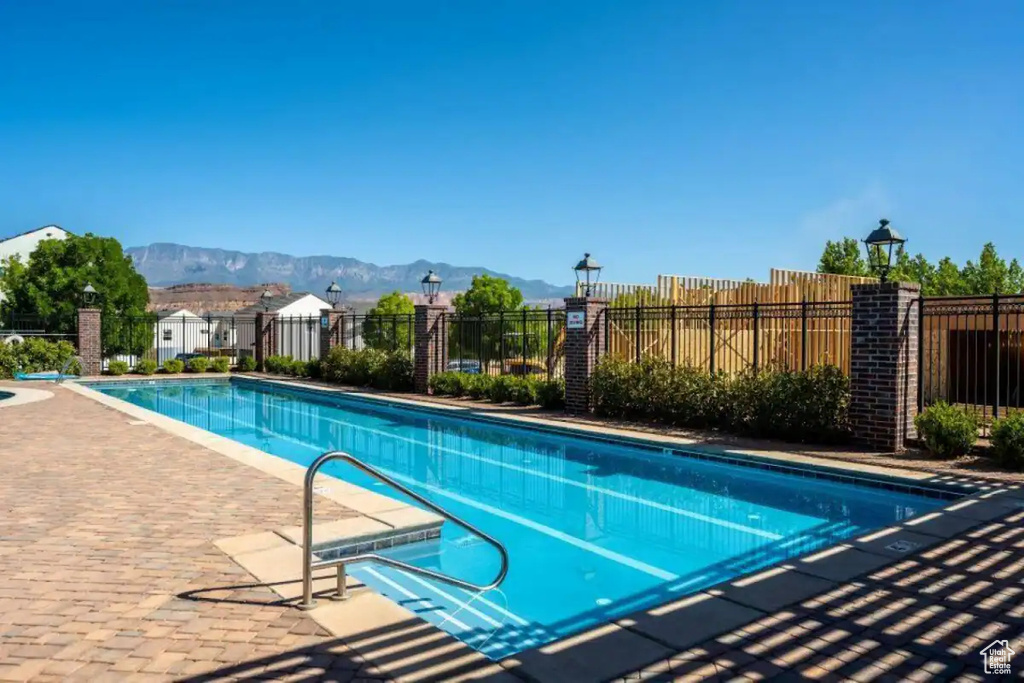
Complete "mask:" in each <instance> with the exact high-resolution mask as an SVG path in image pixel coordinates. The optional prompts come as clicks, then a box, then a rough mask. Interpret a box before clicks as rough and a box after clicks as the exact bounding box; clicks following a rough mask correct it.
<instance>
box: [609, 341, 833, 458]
mask: <svg viewBox="0 0 1024 683" xmlns="http://www.w3.org/2000/svg"><path fill="white" fill-rule="evenodd" d="M591 389H592V391H593V396H594V403H595V408H596V412H597V413H598V414H599V415H603V416H605V417H615V418H626V419H643V420H656V421H660V422H665V423H667V424H671V425H676V426H679V427H689V428H708V427H711V428H719V429H724V430H728V431H731V432H735V433H737V434H743V435H747V436H758V437H770V438H777V439H785V440H789V441H798V442H816V443H821V442H825V443H832V442H839V441H843V440H845V439H846V438H847V437H848V434H849V428H848V412H849V396H850V389H849V381H848V380H847V378H846V377H845V376H844V375H843V373H842V371H841V370H839V369H838V368H835V367H832V366H820V367H814V368H811V369H810V370H808V371H806V372H790V371H782V370H772V369H765V370H761V371H759V372H754V371H748V372H745V373H741V374H739V375H737V376H735V377H729V376H727V375H725V374H724V373H718V374H715V375H712V374H711V373H709V372H708V371H707V370H704V369H701V368H695V367H689V366H683V367H673V366H672V364H671V363H669V362H668V361H664V360H660V359H653V358H647V359H644V360H643V361H642V362H640V363H631V362H628V361H624V360H619V359H616V358H612V357H607V358H604V359H602V360H601V362H600V363H598V365H597V368H596V369H595V371H594V373H593V375H592V376H591Z"/></svg>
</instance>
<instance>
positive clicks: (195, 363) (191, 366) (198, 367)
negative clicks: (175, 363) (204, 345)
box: [188, 356, 210, 372]
mask: <svg viewBox="0 0 1024 683" xmlns="http://www.w3.org/2000/svg"><path fill="white" fill-rule="evenodd" d="M209 365H210V359H209V358H207V357H206V356H196V357H195V358H192V359H190V360H189V362H188V371H189V372H206V368H207V367H209Z"/></svg>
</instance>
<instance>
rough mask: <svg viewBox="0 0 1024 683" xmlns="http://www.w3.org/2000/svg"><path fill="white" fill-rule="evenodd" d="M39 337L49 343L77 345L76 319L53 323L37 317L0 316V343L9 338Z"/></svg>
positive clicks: (22, 315)
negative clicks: (58, 342) (65, 342)
mask: <svg viewBox="0 0 1024 683" xmlns="http://www.w3.org/2000/svg"><path fill="white" fill-rule="evenodd" d="M14 337H17V338H21V339H25V338H27V337H40V338H43V339H49V340H50V341H67V342H71V343H72V344H77V341H78V319H77V317H75V316H72V317H70V318H68V319H66V320H62V321H60V322H54V321H53V320H50V319H48V318H45V317H42V316H38V315H24V314H20V313H6V314H4V315H2V316H0V343H2V342H4V341H5V340H7V339H9V338H14Z"/></svg>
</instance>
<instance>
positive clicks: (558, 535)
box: [154, 399, 679, 581]
mask: <svg viewBox="0 0 1024 683" xmlns="http://www.w3.org/2000/svg"><path fill="white" fill-rule="evenodd" d="M164 400H165V401H168V402H171V403H173V404H176V405H180V406H182V407H183V408H186V407H187V406H186V405H185V404H183V403H180V402H178V401H176V400H175V399H164ZM154 412H155V411H154ZM207 412H208V413H209V414H211V415H216V416H217V417H220V418H223V419H228V420H230V421H231V422H233V423H235V424H242V425H245V426H247V427H249V428H251V429H259V427H257V426H256V425H255V424H253V423H250V422H245V421H243V420H239V419H238V418H236V417H228V416H226V415H225V414H224V413H219V412H215V411H213V410H208V411H207ZM166 417H170V416H169V415H168V416H166ZM171 419H177V418H171ZM179 422H185V424H190V423H188V422H186V421H184V420H179ZM192 426H195V427H196V429H202V427H198V426H196V425H192ZM263 431H267V430H263ZM211 433H212V432H211ZM270 433H271V434H274V435H275V436H276V437H277V438H279V439H282V440H284V441H288V442H290V443H294V444H296V445H298V446H302V447H303V448H307V449H309V450H311V451H313V452H315V453H323V452H324V448H323V447H322V446H314V445H312V444H309V443H306V442H305V441H302V440H300V439H296V438H294V437H291V436H287V435H286V434H280V433H277V432H270ZM225 438H230V437H225ZM243 445H245V444H243ZM264 452H266V451H264ZM270 455H273V453H271V454H270ZM275 457H280V456H275ZM282 459H284V460H287V458H282ZM373 466H374V467H376V468H377V469H379V470H382V471H383V472H386V473H387V474H388V475H389V476H391V477H393V478H394V479H396V480H398V481H400V482H402V483H404V484H409V485H410V486H413V487H418V488H421V489H425V490H427V491H430V492H432V493H435V494H437V495H439V496H444V497H447V498H451V499H452V500H455V501H457V502H460V503H462V504H464V505H468V506H470V507H474V508H477V509H478V510H482V511H484V512H487V513H490V514H491V515H494V516H496V517H501V518H503V519H506V520H508V521H510V522H514V523H516V524H519V525H521V526H525V527H527V528H529V529H533V530H534V531H537V532H539V533H542V534H544V535H546V536H550V537H551V538H555V539H557V540H559V541H562V542H564V543H568V544H569V545H572V546H575V547H577V548H579V549H580V550H585V551H587V552H590V553H592V554H594V555H599V556H600V557H603V558H605V559H607V560H612V561H613V562H618V563H619V564H621V565H624V566H626V567H630V568H631V569H636V570H637V571H640V572H643V573H645V574H649V575H651V576H654V577H656V578H659V579H662V580H663V581H674V580H676V579H678V578H679V575H678V574H673V573H672V572H668V571H665V570H664V569H660V568H658V567H655V566H653V565H650V564H647V563H646V562H641V561H640V560H634V559H633V558H631V557H626V556H625V555H621V554H619V553H617V552H615V551H613V550H606V549H604V548H602V547H600V546H597V545H594V544H593V543H588V542H587V541H583V540H580V539H578V538H576V537H574V536H570V535H568V534H566V533H564V532H561V531H559V530H557V529H552V528H551V527H549V526H545V525H543V524H540V523H538V522H534V521H533V520H531V519H527V518H525V517H520V516H519V515H516V514H513V513H511V512H505V511H504V510H501V509H499V508H495V507H492V506H490V505H487V504H486V503H480V502H478V501H475V500H472V499H470V498H465V497H464V496H460V495H459V494H456V493H452V492H450V491H446V490H444V489H441V488H437V487H435V486H431V485H430V484H425V483H423V482H420V481H417V480H415V479H413V478H411V477H407V476H406V475H404V474H399V473H397V472H394V471H392V470H389V469H388V468H386V467H381V466H380V465H376V464H374V465H373ZM329 476H330V475H329ZM334 478H335V479H339V480H340V481H344V479H341V478H340V477H334ZM341 504H342V505H344V503H341Z"/></svg>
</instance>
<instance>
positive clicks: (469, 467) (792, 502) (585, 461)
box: [90, 378, 945, 658]
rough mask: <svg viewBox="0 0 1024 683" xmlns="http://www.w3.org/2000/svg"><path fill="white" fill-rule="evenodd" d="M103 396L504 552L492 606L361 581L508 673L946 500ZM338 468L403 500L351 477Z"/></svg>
mask: <svg viewBox="0 0 1024 683" xmlns="http://www.w3.org/2000/svg"><path fill="white" fill-rule="evenodd" d="M90 386H91V387H92V388H93V389H96V390H98V391H101V392H103V393H105V394H108V395H110V396H114V397H117V398H120V399H123V400H125V401H128V402H130V403H133V404H135V405H138V406H141V407H144V408H148V409H150V410H153V411H155V412H158V413H161V414H163V415H166V416H169V417H172V418H175V419H178V420H181V421H183V422H187V423H188V424H191V425H194V426H196V427H200V428H203V429H206V430H209V431H211V432H214V433H217V434H220V435H223V436H226V437H228V438H231V439H234V440H236V441H238V442H241V443H244V444H247V445H250V446H253V447H256V448H259V449H262V450H263V451H266V452H268V453H272V454H274V455H276V456H279V457H282V458H285V459H287V460H290V461H293V462H296V463H299V464H302V465H309V464H310V463H311V462H312V461H313V460H314V459H315V458H316V457H317V456H318V455H320V454H321V453H322V452H324V451H327V450H332V449H338V450H343V451H347V452H349V453H351V454H353V455H355V456H356V457H358V458H360V459H362V460H364V461H365V462H367V463H369V464H371V465H373V466H375V467H377V468H379V469H381V470H382V471H384V472H385V473H387V474H388V475H390V476H392V477H394V478H395V479H397V480H398V481H400V482H402V483H403V484H406V485H408V486H409V487H411V488H412V489H413V490H415V491H416V492H418V493H421V494H423V495H425V496H427V497H428V498H430V499H431V500H433V501H435V502H437V503H439V504H441V505H442V506H444V507H445V508H447V509H449V510H451V511H452V512H454V513H455V514H457V515H460V516H462V517H463V518H465V519H466V520H468V521H469V522H471V523H472V524H475V525H477V526H479V527H480V528H481V529H482V530H484V531H486V532H488V533H489V534H491V535H492V536H494V537H495V538H497V539H499V540H500V541H502V542H503V543H504V544H505V545H506V546H507V548H508V551H509V556H510V567H509V573H508V578H507V579H506V581H505V583H503V584H502V586H501V588H500V589H498V590H494V591H490V592H488V593H487V594H485V595H483V596H477V597H475V596H472V595H471V594H469V593H467V592H464V591H461V590H459V589H456V588H453V587H451V586H449V585H444V584H437V583H433V582H431V581H429V580H426V579H423V578H421V577H419V576H413V575H410V574H407V573H404V572H401V571H400V570H394V569H390V568H386V567H381V566H373V565H368V564H364V565H361V566H358V567H353V568H352V570H351V572H352V574H353V575H355V576H357V577H359V578H360V579H361V580H363V581H365V582H366V583H367V584H369V585H371V586H372V587H373V588H375V589H376V590H378V591H379V592H381V593H383V594H384V595H386V596H388V597H389V598H391V599H393V600H395V601H396V602H398V603H399V604H401V605H403V606H405V607H406V608H408V609H409V610H410V611H412V612H414V613H416V614H418V615H419V616H421V617H422V618H423V619H426V620H427V621H430V622H432V623H434V624H436V625H438V626H439V627H440V628H442V629H444V630H446V631H448V632H449V633H451V634H452V635H454V636H455V637H457V638H460V639H461V640H463V641H465V642H467V643H468V644H469V645H471V646H473V647H475V648H477V649H478V650H480V651H481V652H483V653H484V654H486V655H488V656H490V657H493V658H500V657H504V656H507V655H510V654H514V653H515V652H518V651H520V650H523V649H526V648H531V647H536V646H538V645H540V644H543V643H545V642H549V641H551V640H555V639H558V638H561V637H564V636H567V635H570V634H572V633H575V632H577V631H580V630H582V629H585V628H588V627H591V626H594V625H597V624H601V623H604V622H606V621H608V620H609V619H612V618H616V617H619V616H622V615H625V614H628V613H630V612H633V611H635V610H637V609H641V608H644V607H648V606H651V605H655V604H659V603H663V602H666V601H669V600H673V599H676V598H679V597H681V596H683V595H686V594H688V593H692V592H695V591H697V590H700V589H702V588H706V587H708V586H710V585H712V584H715V583H718V582H720V581H723V580H726V579H730V578H733V577H736V576H738V575H741V574H745V573H748V572H750V571H753V570H755V569H758V568H761V567H764V566H766V565H769V564H773V563H775V562H777V561H779V560H782V559H785V558H787V557H793V556H796V555H800V554H803V553H806V552H808V551H810V550H812V549H815V548H820V547H824V546H828V545H832V544H834V543H836V542H837V541H839V540H842V539H845V538H849V537H851V536H853V535H855V534H861V533H863V532H865V531H867V530H870V529H875V528H878V527H882V526H885V525H888V524H892V523H894V522H898V521H902V520H905V519H907V518H909V517H911V516H914V515H918V514H921V513H923V512H926V511H929V510H932V509H934V508H937V507H939V506H940V505H943V504H944V502H945V501H943V500H942V499H941V498H938V497H928V496H924V495H912V494H909V493H901V492H897V491H892V490H887V489H883V488H876V487H868V486H854V485H849V484H843V483H838V482H835V481H830V480H827V479H821V478H810V477H803V476H797V475H794V474H784V473H780V472H775V471H768V470H765V469H759V468H754V467H743V466H738V465H735V464H727V463H722V462H717V461H715V460H713V459H706V458H704V459H699V458H691V457H685V456H681V455H679V454H663V453H660V452H657V451H655V450H653V449H648V448H644V447H641V446H638V445H631V444H626V443H611V442H607V441H600V440H590V439H586V438H577V437H572V436H565V435H560V434H555V433H547V432H540V431H533V430H527V429H520V428H513V427H508V426H503V425H497V424H493V423H487V422H479V421H474V420H466V419H460V418H458V417H452V416H449V415H443V414H438V412H437V411H421V410H414V409H409V408H406V407H400V406H396V405H388V404H386V403H384V402H380V401H372V400H362V399H358V398H354V397H343V396H336V395H328V394H324V393H320V392H315V391H306V390H302V389H292V388H286V387H282V386H280V385H270V384H266V383H261V382H255V381H251V380H242V379H237V378H235V379H233V380H232V381H230V382H226V381H223V380H212V381H211V380H199V381H192V382H163V383H161V382H149V383H145V384H135V385H131V384H121V383H118V384H104V383H95V384H92V385H90ZM324 471H325V472H326V473H328V474H330V475H332V476H335V477H338V478H340V479H343V480H346V481H349V482H352V483H355V484H359V485H361V486H365V487H367V488H370V489H372V490H374V491H376V492H378V493H381V494H384V495H391V496H394V497H396V498H400V497H401V496H400V494H397V493H396V492H394V491H392V490H391V489H389V488H388V487H385V486H383V485H380V484H379V483H377V482H376V481H375V480H372V479H370V478H369V477H368V476H366V475H363V474H362V473H359V472H357V471H355V470H353V469H352V468H350V467H347V466H345V465H344V464H343V463H331V464H329V465H328V466H327V467H326V468H325V469H324ZM298 507H299V499H298V492H297V497H296V508H297V509H298ZM390 552H392V553H394V554H396V555H397V556H400V557H402V559H406V560H409V561H412V562H413V563H415V564H418V565H420V566H424V567H429V568H431V569H435V570H438V571H443V572H446V573H449V574H452V575H455V576H458V577H460V578H463V579H467V580H471V581H480V582H485V581H487V580H489V579H490V578H491V577H492V576H493V574H494V572H495V571H496V569H497V566H498V558H497V553H495V552H494V550H493V548H490V547H489V546H487V545H485V544H484V543H483V542H482V541H480V540H479V539H476V538H474V537H473V536H471V535H470V534H469V532H467V531H465V530H463V529H460V528H458V527H456V526H455V525H451V524H446V525H445V527H444V530H443V533H442V538H441V540H440V542H435V543H433V544H424V545H419V544H417V545H414V546H405V547H403V548H396V549H394V550H392V551H390ZM296 578H298V577H296Z"/></svg>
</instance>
